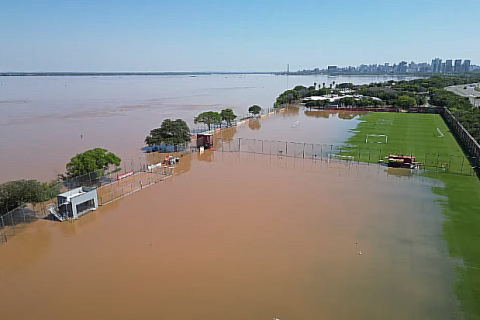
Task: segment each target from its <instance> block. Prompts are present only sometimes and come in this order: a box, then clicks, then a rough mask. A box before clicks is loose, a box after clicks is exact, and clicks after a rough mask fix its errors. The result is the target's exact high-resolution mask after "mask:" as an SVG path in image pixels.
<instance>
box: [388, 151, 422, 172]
mask: <svg viewBox="0 0 480 320" xmlns="http://www.w3.org/2000/svg"><path fill="white" fill-rule="evenodd" d="M385 159H386V160H388V166H389V167H393V168H407V169H414V168H418V167H419V166H420V162H416V161H415V157H414V156H412V155H410V156H404V155H402V154H399V155H396V154H390V155H389V156H388V157H385Z"/></svg>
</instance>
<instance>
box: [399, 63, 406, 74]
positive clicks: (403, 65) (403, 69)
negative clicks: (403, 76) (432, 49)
mask: <svg viewBox="0 0 480 320" xmlns="http://www.w3.org/2000/svg"><path fill="white" fill-rule="evenodd" d="M398 73H407V62H406V61H402V62H400V63H399V64H398Z"/></svg>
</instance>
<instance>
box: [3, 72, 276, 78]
mask: <svg viewBox="0 0 480 320" xmlns="http://www.w3.org/2000/svg"><path fill="white" fill-rule="evenodd" d="M214 74H225V75H227V74H272V75H274V74H280V72H235V71H232V72H0V77H22V76H29V77H30V76H42V77H46V76H76V77H77V76H208V75H214Z"/></svg>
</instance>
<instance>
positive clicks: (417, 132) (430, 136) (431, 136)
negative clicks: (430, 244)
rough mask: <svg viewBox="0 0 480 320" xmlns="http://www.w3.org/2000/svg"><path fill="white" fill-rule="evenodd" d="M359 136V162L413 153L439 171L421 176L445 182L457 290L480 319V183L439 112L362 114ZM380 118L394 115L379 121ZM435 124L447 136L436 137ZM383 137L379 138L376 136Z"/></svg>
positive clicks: (352, 142)
mask: <svg viewBox="0 0 480 320" xmlns="http://www.w3.org/2000/svg"><path fill="white" fill-rule="evenodd" d="M361 119H362V121H363V122H362V123H360V124H359V126H358V127H357V129H355V135H354V136H353V137H352V138H351V139H349V140H348V141H347V144H348V145H349V147H346V148H344V151H345V152H350V153H351V154H352V156H354V159H355V161H357V160H359V161H364V162H375V163H376V162H378V160H379V159H383V157H385V156H386V155H388V153H390V152H391V153H402V154H413V155H414V156H416V157H417V161H421V162H422V163H423V165H424V166H422V168H426V169H430V170H435V171H436V172H435V171H428V172H425V173H423V175H425V176H427V177H429V178H432V179H436V180H439V181H442V182H443V184H444V187H443V188H434V189H433V192H434V193H436V194H439V195H442V196H444V197H445V198H446V201H443V202H442V207H443V213H444V215H445V217H446V220H445V223H444V228H443V229H444V238H445V240H446V241H447V244H448V249H449V252H450V255H451V256H452V257H455V258H459V259H461V260H462V261H463V263H462V264H463V266H460V267H458V268H457V282H456V288H455V291H456V294H457V297H458V299H459V300H460V303H461V306H462V311H463V313H464V315H465V318H467V319H480V182H479V180H478V178H477V177H476V176H475V175H470V173H472V172H473V171H472V169H471V168H470V165H469V162H468V160H465V159H464V154H463V152H462V150H461V148H460V147H459V146H458V144H457V142H456V140H455V139H454V137H453V136H452V134H451V133H450V132H449V130H448V127H447V126H446V124H445V123H444V121H443V119H442V118H441V117H440V116H439V115H432V114H406V113H371V114H368V115H365V116H362V117H361ZM380 119H385V120H393V124H391V125H390V124H387V122H388V121H378V120H380ZM437 128H438V129H439V130H440V131H441V132H442V134H443V138H440V137H438V135H439V134H438V131H437ZM367 134H384V135H387V136H388V142H387V143H386V144H383V143H381V144H380V143H366V142H365V139H366V136H367ZM380 140H382V139H381V138H378V141H380Z"/></svg>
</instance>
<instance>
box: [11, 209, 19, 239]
mask: <svg viewBox="0 0 480 320" xmlns="http://www.w3.org/2000/svg"><path fill="white" fill-rule="evenodd" d="M10 220H11V221H12V227H13V235H16V234H17V232H16V230H15V222H13V215H12V211H10Z"/></svg>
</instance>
